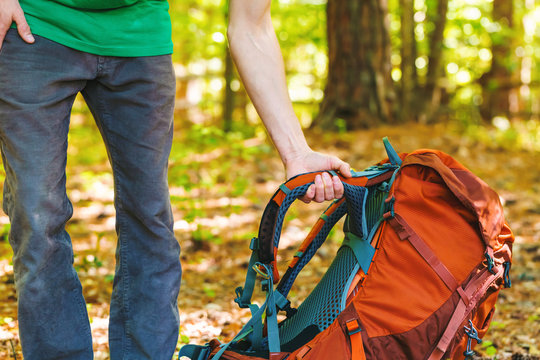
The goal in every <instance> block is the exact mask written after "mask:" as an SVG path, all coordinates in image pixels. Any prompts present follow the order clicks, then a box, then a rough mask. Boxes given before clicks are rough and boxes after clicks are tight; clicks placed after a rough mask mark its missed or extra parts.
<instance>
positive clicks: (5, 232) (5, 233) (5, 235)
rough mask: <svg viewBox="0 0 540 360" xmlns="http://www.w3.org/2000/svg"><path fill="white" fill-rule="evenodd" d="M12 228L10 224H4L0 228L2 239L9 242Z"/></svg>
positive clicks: (0, 237)
mask: <svg viewBox="0 0 540 360" xmlns="http://www.w3.org/2000/svg"><path fill="white" fill-rule="evenodd" d="M10 229H11V225H10V224H4V225H3V226H2V228H1V229H0V239H1V240H2V241H5V242H7V241H8V237H9V230H10Z"/></svg>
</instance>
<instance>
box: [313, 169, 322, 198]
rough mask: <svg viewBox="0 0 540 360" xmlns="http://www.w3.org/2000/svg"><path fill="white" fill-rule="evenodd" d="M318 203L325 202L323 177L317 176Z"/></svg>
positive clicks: (316, 191) (316, 194)
mask: <svg viewBox="0 0 540 360" xmlns="http://www.w3.org/2000/svg"><path fill="white" fill-rule="evenodd" d="M313 200H315V201H316V202H323V201H324V182H323V180H322V177H321V175H317V176H315V198H314V199H313Z"/></svg>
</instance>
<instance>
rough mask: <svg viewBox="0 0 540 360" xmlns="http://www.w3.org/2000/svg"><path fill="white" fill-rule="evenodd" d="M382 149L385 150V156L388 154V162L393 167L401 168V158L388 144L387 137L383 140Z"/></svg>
mask: <svg viewBox="0 0 540 360" xmlns="http://www.w3.org/2000/svg"><path fill="white" fill-rule="evenodd" d="M383 143H384V148H385V149H386V154H388V159H389V160H390V162H391V163H392V164H394V165H399V166H401V158H400V157H399V155H398V153H397V152H396V150H394V148H393V147H392V145H391V144H390V140H388V137H386V136H385V137H384V138H383Z"/></svg>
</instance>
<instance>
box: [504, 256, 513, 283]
mask: <svg viewBox="0 0 540 360" xmlns="http://www.w3.org/2000/svg"><path fill="white" fill-rule="evenodd" d="M511 265H512V264H511V263H510V261H505V262H504V263H503V266H504V287H505V288H509V287H512V280H510V266H511Z"/></svg>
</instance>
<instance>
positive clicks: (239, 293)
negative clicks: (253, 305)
mask: <svg viewBox="0 0 540 360" xmlns="http://www.w3.org/2000/svg"><path fill="white" fill-rule="evenodd" d="M234 293H235V294H236V299H234V302H235V303H237V304H238V307H240V308H242V309H247V308H248V307H249V305H250V304H247V303H245V302H243V301H242V296H243V295H244V288H243V287H241V286H239V287H237V288H236V289H234Z"/></svg>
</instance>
